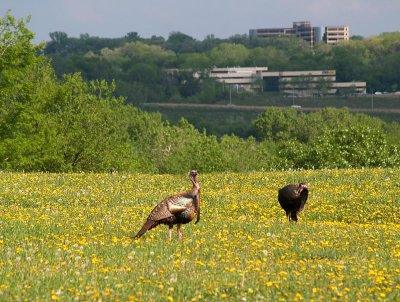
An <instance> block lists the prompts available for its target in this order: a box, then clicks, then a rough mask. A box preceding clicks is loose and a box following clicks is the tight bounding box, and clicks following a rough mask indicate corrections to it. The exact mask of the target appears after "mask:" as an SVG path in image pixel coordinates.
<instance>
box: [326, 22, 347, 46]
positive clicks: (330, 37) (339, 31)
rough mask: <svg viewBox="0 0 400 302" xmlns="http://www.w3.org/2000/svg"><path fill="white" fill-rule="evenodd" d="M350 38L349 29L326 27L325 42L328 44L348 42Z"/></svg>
mask: <svg viewBox="0 0 400 302" xmlns="http://www.w3.org/2000/svg"><path fill="white" fill-rule="evenodd" d="M349 38H350V32H349V27H348V26H347V25H345V26H326V27H325V34H324V40H325V42H326V44H337V43H339V42H341V41H348V40H349Z"/></svg>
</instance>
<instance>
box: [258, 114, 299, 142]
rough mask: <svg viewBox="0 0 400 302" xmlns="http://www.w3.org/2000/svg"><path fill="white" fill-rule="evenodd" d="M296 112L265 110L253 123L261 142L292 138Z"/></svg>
mask: <svg viewBox="0 0 400 302" xmlns="http://www.w3.org/2000/svg"><path fill="white" fill-rule="evenodd" d="M298 114H299V113H298V111H297V110H295V109H293V108H290V109H283V108H277V107H271V108H267V109H265V110H264V111H263V112H262V113H261V114H260V115H259V116H258V117H257V119H256V120H255V121H254V126H255V128H256V131H257V134H258V137H259V138H260V139H261V140H271V141H280V140H286V139H291V138H293V137H294V136H295V135H294V132H295V131H296V124H297V115H298Z"/></svg>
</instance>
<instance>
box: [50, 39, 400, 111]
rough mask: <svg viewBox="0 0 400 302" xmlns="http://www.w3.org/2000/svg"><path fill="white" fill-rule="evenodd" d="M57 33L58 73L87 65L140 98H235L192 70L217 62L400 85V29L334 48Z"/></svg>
mask: <svg viewBox="0 0 400 302" xmlns="http://www.w3.org/2000/svg"><path fill="white" fill-rule="evenodd" d="M50 38H51V40H50V41H49V42H48V43H47V45H46V47H45V49H44V53H45V54H46V55H47V56H48V57H50V58H52V64H53V66H54V67H55V69H56V72H57V74H58V75H60V76H61V75H63V74H65V73H69V72H76V71H79V72H82V74H83V76H84V78H85V79H88V80H94V79H98V78H99V77H100V78H102V79H106V80H112V79H115V80H116V82H117V93H119V94H120V95H124V96H126V97H127V99H128V101H129V102H132V103H144V102H148V101H150V102H151V101H157V102H160V101H171V100H172V101H180V100H182V99H184V100H186V101H190V102H196V101H199V100H200V101H201V102H216V101H218V100H221V99H227V97H228V94H227V91H224V90H223V87H221V86H220V85H219V84H218V83H216V82H215V81H213V80H211V79H207V77H206V76H205V75H202V77H200V79H198V78H193V76H192V73H193V72H192V71H202V70H204V69H205V68H210V67H214V66H216V67H226V66H267V67H268V68H269V70H271V71H283V70H316V69H318V70H321V69H335V70H336V71H337V80H338V81H350V82H351V81H366V82H367V85H368V87H367V90H368V91H369V92H372V91H382V92H383V91H387V92H394V91H398V90H400V73H399V70H400V52H399V46H398V45H399V41H400V33H399V32H393V33H384V34H381V35H379V36H373V37H369V38H355V39H352V40H351V41H348V42H345V43H341V44H339V45H333V46H330V45H326V44H323V43H321V44H319V45H317V46H316V47H314V48H313V49H311V48H310V47H308V46H307V45H306V43H305V42H304V41H303V40H299V39H296V38H294V37H278V38H271V39H248V37H247V35H243V36H240V35H236V36H232V37H230V38H228V39H217V38H215V37H214V36H208V37H206V38H205V39H204V40H203V41H198V40H196V39H194V38H192V37H190V36H188V35H186V34H184V33H180V32H173V33H171V34H170V36H169V37H168V39H166V40H165V39H164V38H162V37H155V36H153V37H151V38H150V39H146V38H142V37H140V36H139V35H138V34H137V33H129V34H127V35H126V36H125V37H122V38H116V39H108V38H98V37H91V36H89V35H88V34H84V35H81V37H80V38H70V37H68V36H67V34H65V33H63V32H54V33H51V34H50ZM172 69H173V70H178V69H179V70H181V72H171V70H172ZM182 70H183V71H182ZM184 70H186V71H184ZM187 70H190V72H187ZM206 79H207V80H206ZM260 93H261V92H260Z"/></svg>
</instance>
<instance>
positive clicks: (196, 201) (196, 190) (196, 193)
mask: <svg viewBox="0 0 400 302" xmlns="http://www.w3.org/2000/svg"><path fill="white" fill-rule="evenodd" d="M190 180H191V181H192V184H193V187H192V190H191V191H190V195H192V196H193V206H194V210H195V211H196V213H197V219H196V222H195V223H198V222H199V220H200V185H199V183H198V182H197V180H196V176H192V177H191V178H190Z"/></svg>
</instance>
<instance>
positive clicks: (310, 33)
mask: <svg viewBox="0 0 400 302" xmlns="http://www.w3.org/2000/svg"><path fill="white" fill-rule="evenodd" d="M249 36H250V39H253V38H271V37H276V36H296V37H297V38H300V39H303V40H305V41H306V42H307V43H308V44H309V45H310V46H311V47H313V46H314V44H316V43H318V42H320V41H321V29H320V28H319V27H312V26H311V22H310V21H300V22H293V26H292V27H290V28H260V29H250V32H249ZM317 37H319V38H317Z"/></svg>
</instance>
